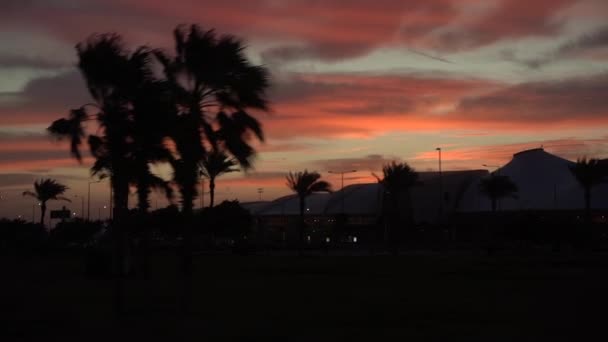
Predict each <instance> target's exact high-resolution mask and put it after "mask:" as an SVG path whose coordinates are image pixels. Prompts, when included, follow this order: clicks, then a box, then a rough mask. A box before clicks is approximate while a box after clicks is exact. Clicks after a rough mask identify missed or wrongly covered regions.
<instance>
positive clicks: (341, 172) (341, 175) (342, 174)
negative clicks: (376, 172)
mask: <svg viewBox="0 0 608 342" xmlns="http://www.w3.org/2000/svg"><path fill="white" fill-rule="evenodd" d="M328 172H329V173H333V174H339V175H340V178H341V183H340V192H341V193H342V196H340V197H341V200H342V214H344V191H343V190H344V174H346V173H353V172H357V170H350V171H328Z"/></svg>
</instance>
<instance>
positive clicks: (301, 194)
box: [287, 170, 331, 253]
mask: <svg viewBox="0 0 608 342" xmlns="http://www.w3.org/2000/svg"><path fill="white" fill-rule="evenodd" d="M287 187H289V188H290V189H291V191H293V192H295V193H296V195H298V199H299V201H300V205H299V208H300V222H299V224H298V246H299V248H300V253H301V252H302V249H303V248H304V229H305V227H306V224H305V222H304V210H305V208H306V197H308V196H310V195H311V194H313V193H315V192H331V184H329V183H327V182H326V181H324V180H321V175H320V174H319V173H318V172H308V170H304V172H301V171H300V172H295V173H292V172H289V174H288V175H287Z"/></svg>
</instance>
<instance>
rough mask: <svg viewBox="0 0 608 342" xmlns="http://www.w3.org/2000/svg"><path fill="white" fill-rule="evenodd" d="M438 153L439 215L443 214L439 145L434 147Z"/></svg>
mask: <svg viewBox="0 0 608 342" xmlns="http://www.w3.org/2000/svg"><path fill="white" fill-rule="evenodd" d="M435 150H436V151H437V152H438V154H439V217H440V218H441V215H443V174H442V172H441V147H437V148H436V149H435Z"/></svg>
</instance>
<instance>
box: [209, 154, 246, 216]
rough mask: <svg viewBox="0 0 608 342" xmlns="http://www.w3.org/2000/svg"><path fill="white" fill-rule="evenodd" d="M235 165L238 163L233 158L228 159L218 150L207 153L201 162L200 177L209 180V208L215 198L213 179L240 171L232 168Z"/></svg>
mask: <svg viewBox="0 0 608 342" xmlns="http://www.w3.org/2000/svg"><path fill="white" fill-rule="evenodd" d="M237 165H238V162H237V161H236V160H235V159H234V158H230V157H228V155H226V153H224V152H222V151H218V150H213V151H211V152H209V153H207V154H206V155H205V156H204V157H203V160H201V176H203V177H205V178H207V179H209V197H210V200H209V206H210V207H211V208H213V199H214V197H215V179H216V178H217V177H218V176H221V175H223V174H225V173H229V172H238V171H240V170H239V169H236V168H234V167H235V166H237ZM201 196H202V195H201Z"/></svg>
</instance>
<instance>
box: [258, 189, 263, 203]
mask: <svg viewBox="0 0 608 342" xmlns="http://www.w3.org/2000/svg"><path fill="white" fill-rule="evenodd" d="M263 193H264V188H258V200H259V201H262V194H263Z"/></svg>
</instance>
